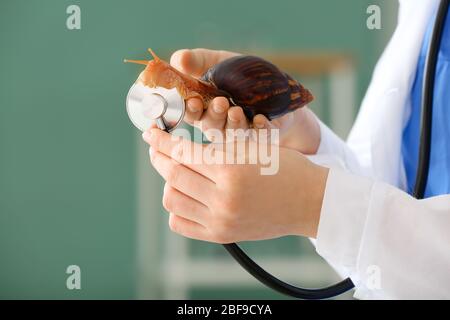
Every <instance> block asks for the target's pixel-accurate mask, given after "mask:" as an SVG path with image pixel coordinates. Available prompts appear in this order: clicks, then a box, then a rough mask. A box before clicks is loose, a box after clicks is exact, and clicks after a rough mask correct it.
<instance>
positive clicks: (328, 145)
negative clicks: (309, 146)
mask: <svg viewBox="0 0 450 320" xmlns="http://www.w3.org/2000/svg"><path fill="white" fill-rule="evenodd" d="M316 119H317V122H318V123H319V127H320V136H321V138H320V144H319V148H318V150H317V152H316V154H314V155H309V156H308V158H309V159H310V160H311V161H313V162H314V163H316V164H319V165H324V166H326V167H340V168H344V169H346V170H348V171H350V172H353V173H356V174H361V175H368V173H367V172H366V170H364V168H363V166H361V164H360V162H359V159H358V158H357V156H356V154H357V153H356V152H354V150H352V149H351V148H350V147H349V146H348V145H347V143H346V142H345V141H343V140H342V139H341V138H339V137H338V136H337V135H336V134H335V133H334V132H333V131H332V130H331V129H330V128H328V127H327V126H326V125H325V124H324V123H323V122H322V121H320V119H319V118H317V117H316Z"/></svg>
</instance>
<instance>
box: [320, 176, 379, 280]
mask: <svg viewBox="0 0 450 320" xmlns="http://www.w3.org/2000/svg"><path fill="white" fill-rule="evenodd" d="M373 184H374V182H373V181H371V180H370V179H367V178H364V177H360V176H355V175H353V174H349V173H346V172H345V171H342V170H340V169H335V168H334V169H330V171H329V174H328V179H327V184H326V188H325V194H324V199H323V203H322V210H321V214H320V222H319V228H318V232H317V240H316V250H317V252H318V253H319V254H320V255H321V256H322V257H323V258H324V259H325V260H327V261H328V262H329V263H330V264H331V265H332V266H334V267H335V268H336V269H337V271H338V272H339V273H340V274H341V275H342V276H345V277H348V276H350V277H352V280H354V282H358V279H357V277H356V274H355V271H356V265H357V261H358V255H359V251H360V246H361V238H362V235H363V232H364V228H365V223H366V217H367V213H368V209H369V205H370V199H371V193H372V187H373ZM355 284H356V283H355Z"/></svg>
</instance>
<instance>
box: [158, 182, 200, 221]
mask: <svg viewBox="0 0 450 320" xmlns="http://www.w3.org/2000/svg"><path fill="white" fill-rule="evenodd" d="M163 206H164V208H165V209H166V210H167V211H168V212H172V213H175V214H176V215H178V216H180V217H183V218H185V219H188V220H191V221H194V222H197V223H199V224H201V225H204V224H205V222H206V219H207V217H208V215H209V209H208V207H206V206H205V205H204V204H202V203H200V202H198V201H197V200H195V199H193V198H191V197H189V196H187V195H185V194H184V193H181V192H180V191H178V190H177V189H175V188H173V187H171V186H170V185H169V184H168V183H166V184H165V185H164V195H163Z"/></svg>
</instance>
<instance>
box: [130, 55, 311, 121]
mask: <svg viewBox="0 0 450 320" xmlns="http://www.w3.org/2000/svg"><path fill="white" fill-rule="evenodd" d="M148 50H149V52H150V54H151V55H152V56H153V60H150V61H146V60H124V61H125V62H130V63H137V64H142V65H145V66H146V68H145V70H144V71H143V72H142V73H141V75H140V76H139V79H138V82H142V83H143V84H144V85H146V86H148V87H151V88H154V87H164V88H166V89H172V88H176V89H177V91H178V93H179V94H180V95H181V96H182V97H183V98H184V99H189V98H193V97H198V98H200V99H202V100H203V105H204V106H205V108H207V106H208V105H209V102H210V101H211V100H212V99H214V98H215V97H218V96H224V97H226V98H228V100H229V101H230V103H231V105H235V106H240V107H242V109H243V110H244V113H245V115H246V117H247V118H248V119H249V120H250V121H251V119H253V117H254V116H255V115H257V114H263V115H264V116H266V117H267V118H268V119H269V120H272V119H275V118H277V117H280V116H282V115H284V114H286V113H288V112H291V111H294V110H296V109H298V108H301V107H303V106H304V105H306V104H307V103H309V102H311V101H312V100H313V96H312V94H311V93H310V92H309V90H307V89H306V88H304V87H303V86H302V85H301V84H300V83H298V82H297V81H296V80H294V79H293V78H291V77H290V76H289V75H288V74H286V73H284V72H282V71H281V70H279V69H278V68H277V67H276V66H275V65H273V64H272V63H270V62H268V61H266V60H264V59H262V58H259V57H256V56H247V55H240V56H235V57H232V58H228V59H226V60H224V61H222V62H220V63H218V64H216V65H214V66H213V67H211V68H210V69H209V70H208V71H207V72H206V73H205V74H204V75H203V76H202V77H201V78H200V79H197V78H194V77H192V76H190V75H187V74H184V73H182V72H180V71H178V70H176V69H175V68H174V67H172V66H171V65H170V64H169V63H167V62H165V61H164V60H162V59H160V58H159V57H158V56H157V55H156V54H155V53H154V52H153V51H152V50H151V49H148Z"/></svg>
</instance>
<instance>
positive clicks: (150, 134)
mask: <svg viewBox="0 0 450 320" xmlns="http://www.w3.org/2000/svg"><path fill="white" fill-rule="evenodd" d="M142 138H143V139H144V140H145V142H147V143H148V144H150V146H151V148H152V149H153V150H154V151H158V152H161V153H163V154H165V155H166V156H167V157H169V158H171V159H173V160H175V161H176V162H178V163H181V164H183V165H185V166H186V167H188V168H189V169H191V170H193V171H194V172H198V173H200V174H201V175H203V176H205V177H207V178H208V179H210V180H211V181H214V177H215V167H214V166H212V165H205V164H203V163H202V155H203V153H204V149H205V146H204V145H201V144H198V143H194V142H191V141H188V140H186V139H183V138H181V137H175V136H173V135H171V134H169V133H167V132H164V131H162V130H159V129H150V130H148V131H145V132H144V133H143V134H142Z"/></svg>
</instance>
